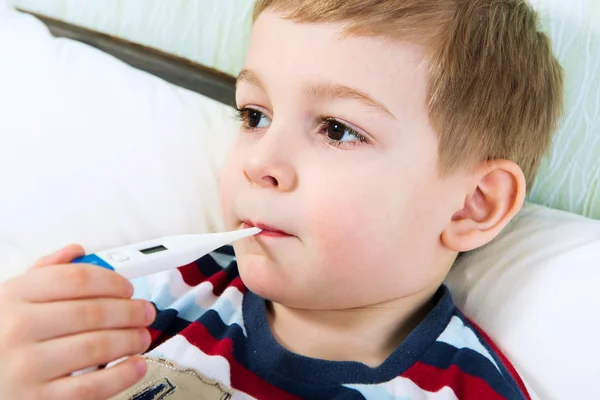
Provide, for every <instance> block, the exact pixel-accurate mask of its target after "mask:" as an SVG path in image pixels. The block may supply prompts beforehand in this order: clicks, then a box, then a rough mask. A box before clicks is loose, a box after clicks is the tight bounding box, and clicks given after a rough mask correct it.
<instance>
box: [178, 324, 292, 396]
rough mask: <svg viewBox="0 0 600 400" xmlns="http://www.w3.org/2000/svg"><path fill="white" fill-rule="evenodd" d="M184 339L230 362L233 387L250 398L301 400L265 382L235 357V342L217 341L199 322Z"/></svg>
mask: <svg viewBox="0 0 600 400" xmlns="http://www.w3.org/2000/svg"><path fill="white" fill-rule="evenodd" d="M182 333H183V334H184V337H185V338H186V339H187V341H188V342H190V343H191V344H192V345H194V346H196V347H197V348H198V349H200V350H201V351H202V352H203V353H204V354H207V355H209V356H221V357H224V358H225V359H226V360H227V361H228V362H229V367H230V369H231V386H232V387H233V388H234V389H236V390H240V391H242V392H244V393H246V394H248V395H250V396H253V397H256V398H259V399H277V400H300V398H299V397H296V396H293V395H291V394H289V393H287V392H284V391H283V390H281V389H279V388H277V387H275V386H273V385H271V384H270V383H268V382H266V381H264V380H263V379H261V378H260V377H258V376H257V375H255V374H254V373H252V372H251V371H250V370H248V369H247V368H246V367H245V366H243V365H242V364H240V363H239V362H238V361H237V360H236V359H235V358H234V356H233V342H232V341H231V339H230V338H225V339H222V340H217V339H215V338H214V337H213V336H212V335H211V334H210V332H209V331H208V330H207V329H206V327H205V326H204V325H202V324H200V323H198V322H194V323H192V324H190V325H189V326H188V327H187V328H186V329H185V330H184V331H183V332H182Z"/></svg>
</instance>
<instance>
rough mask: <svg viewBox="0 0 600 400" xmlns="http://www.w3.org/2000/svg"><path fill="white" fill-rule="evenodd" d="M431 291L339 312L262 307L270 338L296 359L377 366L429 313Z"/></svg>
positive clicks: (433, 291) (272, 304) (275, 305)
mask: <svg viewBox="0 0 600 400" xmlns="http://www.w3.org/2000/svg"><path fill="white" fill-rule="evenodd" d="M434 294H435V290H434V289H431V290H427V291H423V292H421V293H417V294H415V295H413V296H411V297H409V298H402V299H397V300H393V301H389V302H386V303H381V304H376V305H371V306H367V307H362V308H353V309H344V310H304V309H296V308H290V307H286V306H283V305H281V304H277V303H271V302H270V303H268V309H267V311H268V312H267V315H268V321H269V326H270V328H271V332H272V333H273V336H274V337H275V339H276V340H277V342H279V344H281V345H282V346H283V347H285V348H286V349H288V350H289V351H292V352H294V353H296V354H300V355H303V356H306V357H311V358H318V359H322V360H328V361H358V362H361V363H363V364H366V365H368V366H370V367H373V368H374V367H377V366H379V365H381V364H382V363H383V362H384V361H385V360H386V359H387V358H388V357H389V356H390V355H391V354H392V352H393V351H394V350H395V349H396V348H397V347H398V346H399V345H400V343H401V342H402V341H403V340H404V339H405V338H406V337H407V336H408V335H409V334H410V332H412V331H413V330H414V329H415V328H416V327H417V325H418V324H419V323H420V322H421V321H422V320H423V319H424V318H425V316H426V315H427V313H428V312H429V311H430V310H431V309H432V308H433V306H434V304H433V301H432V299H433V295H434Z"/></svg>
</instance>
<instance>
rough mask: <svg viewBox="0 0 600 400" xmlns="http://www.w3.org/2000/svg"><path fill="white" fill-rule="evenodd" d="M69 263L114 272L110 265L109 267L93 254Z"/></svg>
mask: <svg viewBox="0 0 600 400" xmlns="http://www.w3.org/2000/svg"><path fill="white" fill-rule="evenodd" d="M71 262H72V263H75V264H93V265H97V266H99V267H102V268H106V269H110V270H111V271H114V270H115V269H114V268H113V266H112V265H110V264H109V263H107V262H106V261H104V260H103V259H101V258H100V257H98V256H97V255H95V254H88V255H85V256H83V257H78V258H76V259H74V260H73V261H71Z"/></svg>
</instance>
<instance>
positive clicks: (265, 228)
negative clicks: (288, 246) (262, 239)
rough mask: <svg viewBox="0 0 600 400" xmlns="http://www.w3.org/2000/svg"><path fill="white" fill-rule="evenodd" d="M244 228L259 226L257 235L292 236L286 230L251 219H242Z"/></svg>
mask: <svg viewBox="0 0 600 400" xmlns="http://www.w3.org/2000/svg"><path fill="white" fill-rule="evenodd" d="M243 225H244V228H253V227H256V228H260V229H262V230H261V232H260V233H259V234H258V235H257V236H269V237H289V236H292V235H290V234H289V233H287V232H284V231H282V230H280V229H277V228H274V227H272V226H269V225H266V224H263V223H260V222H253V221H243Z"/></svg>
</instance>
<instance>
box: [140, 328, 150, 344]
mask: <svg viewBox="0 0 600 400" xmlns="http://www.w3.org/2000/svg"><path fill="white" fill-rule="evenodd" d="M151 341H152V336H150V332H148V330H147V329H144V330H143V331H142V343H143V344H144V348H146V349H147V348H148V347H150V342H151Z"/></svg>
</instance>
